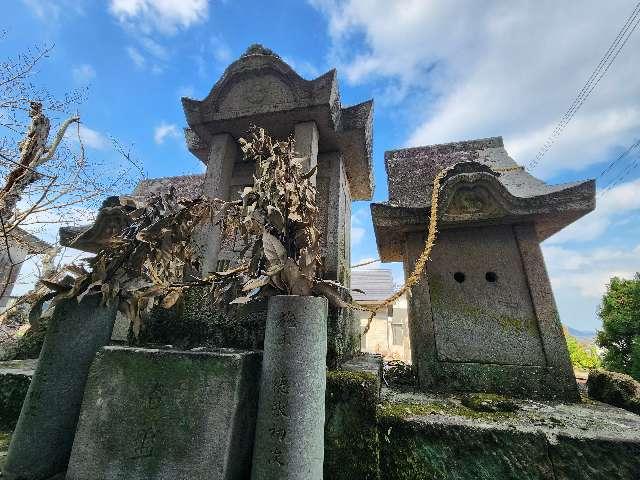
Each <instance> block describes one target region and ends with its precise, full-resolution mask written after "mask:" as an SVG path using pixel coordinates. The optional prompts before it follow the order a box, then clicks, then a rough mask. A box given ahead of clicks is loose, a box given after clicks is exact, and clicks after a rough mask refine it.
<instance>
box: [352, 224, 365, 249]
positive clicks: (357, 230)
mask: <svg viewBox="0 0 640 480" xmlns="http://www.w3.org/2000/svg"><path fill="white" fill-rule="evenodd" d="M365 233H367V231H366V230H365V229H364V228H362V227H351V244H352V245H356V244H358V243H360V241H361V240H362V239H363V238H364V234H365Z"/></svg>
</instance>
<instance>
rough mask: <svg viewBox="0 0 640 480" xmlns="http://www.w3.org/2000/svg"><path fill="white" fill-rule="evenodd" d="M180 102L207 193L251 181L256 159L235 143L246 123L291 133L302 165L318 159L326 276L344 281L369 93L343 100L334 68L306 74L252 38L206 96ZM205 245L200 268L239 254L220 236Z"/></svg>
mask: <svg viewBox="0 0 640 480" xmlns="http://www.w3.org/2000/svg"><path fill="white" fill-rule="evenodd" d="M182 105H183V107H184V112H185V116H186V119H187V123H188V125H189V127H188V128H187V129H186V130H185V134H186V139H187V146H188V147H189V150H190V151H191V152H192V153H193V154H194V155H195V156H196V157H198V158H199V159H200V160H201V161H202V162H203V163H204V164H205V165H206V166H207V172H206V174H205V180H204V193H205V194H206V195H209V196H212V197H218V198H222V199H231V198H234V197H236V196H238V195H239V193H240V192H241V191H242V189H243V188H244V187H245V186H248V185H251V184H253V172H254V167H255V166H254V165H253V164H252V163H248V162H244V161H242V157H241V152H239V150H238V148H237V147H236V145H237V139H238V138H240V137H243V136H246V135H247V132H248V131H249V128H250V126H251V125H252V124H254V125H258V126H260V127H263V128H265V129H266V130H267V131H268V132H269V134H270V135H271V136H272V137H275V138H286V137H288V136H293V137H294V138H295V141H296V150H297V151H298V153H300V155H301V156H304V157H306V158H307V162H308V164H307V166H308V167H309V168H312V167H314V166H317V174H316V176H315V182H316V186H317V189H318V197H317V200H318V206H319V208H320V213H319V215H318V218H319V222H320V225H319V230H320V233H321V238H322V242H323V244H322V248H323V257H324V268H325V277H326V278H331V279H333V280H339V281H341V282H345V283H346V284H348V282H349V265H350V252H349V250H350V240H349V233H350V229H351V201H352V200H369V199H370V198H371V195H372V192H373V173H372V170H371V123H372V118H373V117H372V113H373V110H372V107H373V101H371V100H370V101H367V102H364V103H361V104H358V105H354V106H352V107H342V106H341V104H340V94H339V90H338V82H337V74H336V71H335V70H331V71H329V72H327V73H325V74H324V75H322V76H320V77H318V78H316V79H315V80H304V79H303V78H302V77H300V76H299V75H298V74H297V73H296V72H295V71H293V69H291V67H289V65H287V64H286V63H285V62H284V61H282V59H281V58H280V57H279V56H277V55H276V54H274V53H273V52H271V51H270V50H267V49H265V48H264V47H261V46H259V45H254V46H252V47H250V48H249V49H248V50H247V51H246V52H245V54H244V55H242V56H241V57H240V59H238V60H237V61H235V62H234V63H232V64H231V65H230V66H229V67H228V68H227V69H226V70H225V72H224V75H223V76H222V78H220V80H219V81H218V82H217V83H216V84H215V85H214V86H213V88H212V89H211V91H210V92H209V95H207V97H206V98H204V99H203V100H192V99H190V98H183V99H182ZM203 249H204V252H203V258H204V261H203V271H204V273H207V272H208V271H214V270H219V269H221V268H224V266H225V264H226V263H227V262H228V260H230V259H231V258H233V257H234V255H236V254H237V252H234V251H233V245H227V246H226V248H222V249H221V246H220V243H219V242H209V243H207V244H206V245H204V246H203Z"/></svg>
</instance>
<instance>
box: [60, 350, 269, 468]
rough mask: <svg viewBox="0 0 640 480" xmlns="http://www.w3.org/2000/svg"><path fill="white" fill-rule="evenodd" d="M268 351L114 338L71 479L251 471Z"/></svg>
mask: <svg viewBox="0 0 640 480" xmlns="http://www.w3.org/2000/svg"><path fill="white" fill-rule="evenodd" d="M259 376H260V353H258V352H241V351H234V350H224V349H221V350H219V351H210V352H182V351H173V350H150V349H135V348H126V347H105V348H104V349H103V350H102V351H101V352H100V353H99V355H98V356H97V358H96V361H95V362H94V364H93V365H92V368H91V374H90V379H89V382H88V384H87V390H86V392H85V397H84V402H83V406H82V413H81V416H80V421H79V425H78V431H77V433H76V438H75V441H74V444H73V453H72V456H71V461H70V463H69V470H68V473H67V480H95V479H101V480H116V479H117V480H120V479H122V480H124V479H126V480H143V479H144V480H151V479H156V480H160V479H163V480H164V479H167V480H169V479H170V480H187V479H188V480H199V479H203V480H204V479H206V480H216V479H220V480H223V479H224V480H235V479H238V480H239V479H246V478H248V475H249V470H250V468H251V453H252V446H253V437H254V424H255V417H256V408H257V399H258V383H259Z"/></svg>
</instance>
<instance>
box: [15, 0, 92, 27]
mask: <svg viewBox="0 0 640 480" xmlns="http://www.w3.org/2000/svg"><path fill="white" fill-rule="evenodd" d="M22 3H24V4H25V5H26V6H27V7H28V8H29V9H30V10H31V11H32V12H33V14H34V15H35V16H36V17H38V18H39V19H40V20H42V21H44V22H47V24H49V25H51V24H57V23H58V21H59V20H60V19H61V18H63V14H64V18H66V19H69V17H71V14H73V15H84V13H85V2H84V1H83V0H47V1H42V0H22Z"/></svg>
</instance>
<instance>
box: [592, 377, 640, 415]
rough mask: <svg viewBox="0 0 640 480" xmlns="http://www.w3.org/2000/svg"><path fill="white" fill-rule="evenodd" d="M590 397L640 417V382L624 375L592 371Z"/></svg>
mask: <svg viewBox="0 0 640 480" xmlns="http://www.w3.org/2000/svg"><path fill="white" fill-rule="evenodd" d="M587 389H588V391H589V397H591V398H593V399H594V400H599V401H601V402H605V403H608V404H610V405H614V406H616V407H620V408H624V409H625V410H629V411H630V412H634V413H637V414H639V415H640V382H638V381H636V380H634V379H633V378H632V377H630V376H629V375H625V374H624V373H617V372H609V371H607V370H592V371H591V372H589V378H588V379H587Z"/></svg>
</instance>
